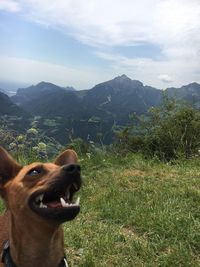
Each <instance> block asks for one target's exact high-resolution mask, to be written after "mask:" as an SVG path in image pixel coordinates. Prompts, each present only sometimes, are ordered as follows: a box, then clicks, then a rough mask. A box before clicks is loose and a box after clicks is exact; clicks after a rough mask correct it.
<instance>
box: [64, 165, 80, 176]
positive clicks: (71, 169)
mask: <svg viewBox="0 0 200 267" xmlns="http://www.w3.org/2000/svg"><path fill="white" fill-rule="evenodd" d="M62 169H63V171H65V172H66V173H68V174H75V173H80V171H81V167H80V165H78V164H70V165H64V166H63V167H62Z"/></svg>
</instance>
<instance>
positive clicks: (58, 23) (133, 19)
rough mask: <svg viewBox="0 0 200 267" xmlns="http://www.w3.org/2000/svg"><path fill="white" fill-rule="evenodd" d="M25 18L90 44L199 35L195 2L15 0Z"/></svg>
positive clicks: (164, 40)
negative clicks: (57, 29) (23, 12)
mask: <svg viewBox="0 0 200 267" xmlns="http://www.w3.org/2000/svg"><path fill="white" fill-rule="evenodd" d="M18 2H19V3H20V4H21V5H22V6H23V7H24V9H25V10H26V14H27V17H29V18H31V19H32V20H34V21H36V22H40V23H43V24H46V25H49V26H52V27H57V28H59V29H62V30H63V31H65V32H66V33H68V34H69V33H70V34H72V35H73V36H74V37H75V38H77V39H78V40H80V41H82V42H85V43H87V44H90V45H105V46H110V45H132V44H134V43H138V42H150V43H158V44H160V45H163V46H164V47H165V46H168V45H169V44H170V45H173V44H175V43H177V42H178V43H179V44H180V42H182V41H183V40H184V41H187V42H189V40H190V37H191V36H194V35H195V34H196V33H198V32H199V28H200V20H199V16H200V2H199V0H190V1H188V0H165V1H163V0H151V1H149V0H124V1H121V0H101V1H99V0H88V1H87V3H86V2H85V1H84V0H76V1H74V0H57V1H54V0H43V1H41V0H29V1H25V0H19V1H18Z"/></svg>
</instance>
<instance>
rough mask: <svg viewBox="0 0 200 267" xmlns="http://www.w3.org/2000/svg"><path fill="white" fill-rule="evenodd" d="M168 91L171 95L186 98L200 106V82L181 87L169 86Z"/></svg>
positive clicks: (181, 98)
mask: <svg viewBox="0 0 200 267" xmlns="http://www.w3.org/2000/svg"><path fill="white" fill-rule="evenodd" d="M166 91H167V93H168V94H169V96H171V97H176V98H177V99H179V100H185V101H187V102H189V103H190V104H192V105H194V106H195V107H197V108H200V84H198V83H191V84H188V85H184V86H182V87H180V88H174V87H171V88H168V89H167V90H166Z"/></svg>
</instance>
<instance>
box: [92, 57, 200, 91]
mask: <svg viewBox="0 0 200 267" xmlns="http://www.w3.org/2000/svg"><path fill="white" fill-rule="evenodd" d="M96 55H97V56H99V57H101V58H103V59H105V60H107V61H108V62H110V65H111V67H112V69H113V72H114V73H126V74H127V75H128V76H130V77H132V78H133V79H139V80H141V81H143V82H144V83H145V84H147V85H152V86H155V87H159V88H165V87H166V82H167V81H168V82H173V84H175V85H176V86H181V85H183V84H188V83H190V82H191V81H197V80H199V76H200V72H199V67H200V63H199V61H198V60H193V58H191V59H188V58H187V59H185V58H184V57H182V58H181V57H180V58H174V59H171V60H168V59H166V58H164V59H162V60H155V59H151V58H129V57H125V56H123V55H120V54H117V55H116V54H112V53H104V52H96ZM172 77H173V78H172Z"/></svg>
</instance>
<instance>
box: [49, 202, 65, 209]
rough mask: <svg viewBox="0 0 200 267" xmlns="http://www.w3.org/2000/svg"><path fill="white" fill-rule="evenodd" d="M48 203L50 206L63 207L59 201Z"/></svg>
mask: <svg viewBox="0 0 200 267" xmlns="http://www.w3.org/2000/svg"><path fill="white" fill-rule="evenodd" d="M46 205H47V207H48V208H62V205H61V203H60V202H57V201H54V202H50V203H46Z"/></svg>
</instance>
